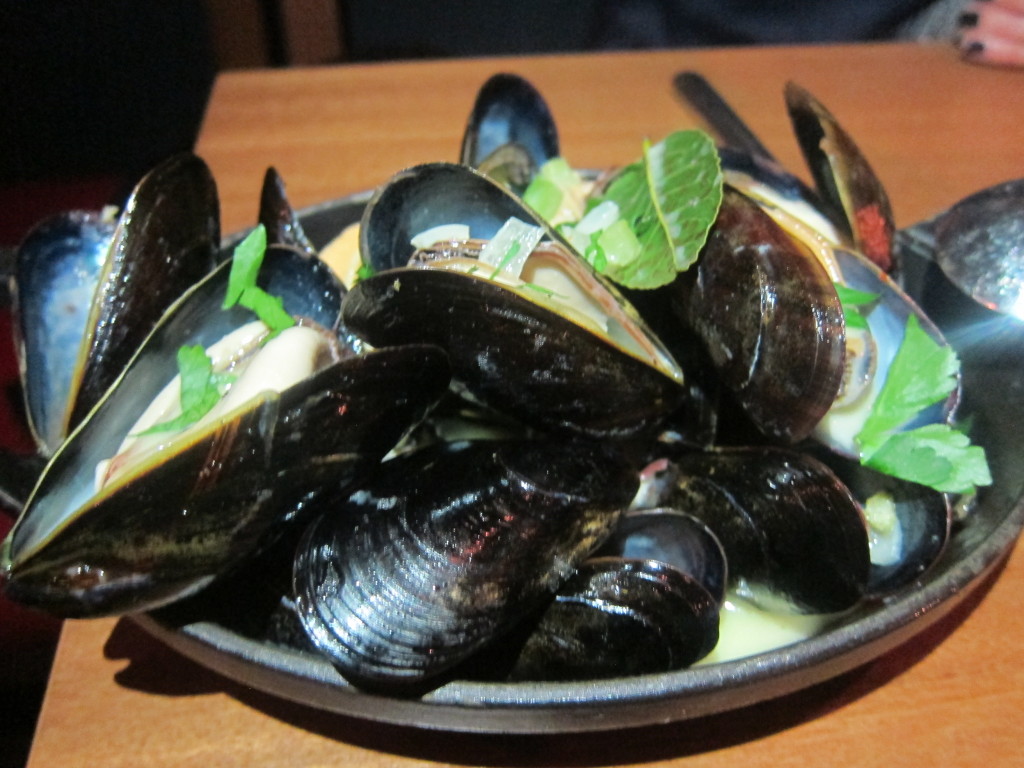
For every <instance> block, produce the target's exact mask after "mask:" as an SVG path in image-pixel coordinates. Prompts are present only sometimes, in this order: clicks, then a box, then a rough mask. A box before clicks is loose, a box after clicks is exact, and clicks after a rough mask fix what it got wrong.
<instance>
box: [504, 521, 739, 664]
mask: <svg viewBox="0 0 1024 768" xmlns="http://www.w3.org/2000/svg"><path fill="white" fill-rule="evenodd" d="M726 571H727V566H726V560H725V553H724V551H723V550H722V546H721V544H720V543H719V542H718V540H717V538H716V537H715V536H714V534H713V533H711V531H710V529H709V528H708V527H707V526H706V525H704V524H703V523H701V522H700V521H699V520H697V519H696V518H694V517H692V516H690V515H687V514H685V513H682V512H679V511H677V510H670V509H653V510H636V511H631V512H629V513H627V514H626V515H624V516H623V518H622V519H621V520H620V522H619V524H618V526H616V529H615V531H614V532H613V533H612V535H611V536H610V537H609V539H608V541H606V542H605V543H604V544H603V545H602V546H601V547H600V548H599V549H598V551H597V552H596V553H595V555H594V557H591V558H589V559H587V560H586V561H585V562H583V563H582V564H581V565H580V566H579V567H578V568H577V569H576V573H575V574H574V575H573V576H572V578H570V579H569V580H568V581H566V583H565V584H563V585H562V587H561V588H560V589H559V590H558V593H557V594H556V595H555V599H554V600H553V601H552V603H551V605H549V606H548V607H547V608H546V609H545V610H544V612H543V614H542V615H541V617H540V619H539V621H538V622H537V624H536V626H535V627H534V628H533V629H532V631H531V632H530V633H529V635H528V637H527V639H526V640H525V642H524V643H523V645H522V648H521V649H520V650H519V651H518V653H517V655H516V662H515V664H514V665H513V667H512V670H511V672H510V673H509V677H510V678H511V679H514V680H584V679H596V678H609V677H620V676H624V675H637V674H647V673H655V672H669V671H672V670H676V669H682V668H684V667H687V666H689V665H691V664H693V663H694V662H696V661H698V660H699V659H701V658H703V657H704V656H706V655H707V654H708V653H710V652H711V650H712V649H713V648H714V647H715V645H716V643H717V642H718V626H719V607H720V606H721V603H722V600H723V599H724V593H725V583H726V579H727V574H726Z"/></svg>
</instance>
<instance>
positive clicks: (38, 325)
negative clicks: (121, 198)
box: [14, 211, 115, 453]
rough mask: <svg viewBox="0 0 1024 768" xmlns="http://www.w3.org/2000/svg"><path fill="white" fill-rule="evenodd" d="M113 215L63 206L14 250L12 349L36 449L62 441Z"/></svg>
mask: <svg viewBox="0 0 1024 768" xmlns="http://www.w3.org/2000/svg"><path fill="white" fill-rule="evenodd" d="M114 226H115V222H114V219H113V218H111V217H104V216H103V215H102V214H100V213H99V212H88V211H71V212H67V213H61V214H58V215H56V216H53V217H51V218H49V219H46V220H44V221H42V222H40V223H39V224H38V225H36V226H35V227H34V228H33V229H32V230H31V231H30V232H29V234H28V235H27V236H26V238H25V240H24V241H22V243H21V245H20V247H19V248H18V252H17V260H16V265H15V269H16V273H15V278H14V287H15V294H14V295H15V300H16V309H15V314H16V316H17V320H18V321H17V324H16V325H15V333H16V341H17V349H18V353H19V356H20V358H21V366H20V367H21V375H22V392H23V393H24V396H25V404H26V412H27V415H28V421H29V426H30V427H31V429H32V432H33V434H34V436H35V439H36V442H37V443H38V445H39V446H40V448H41V449H42V451H43V452H44V453H52V451H53V450H55V449H56V447H57V446H58V445H59V444H60V442H61V440H63V439H64V433H65V431H66V429H67V425H66V421H67V405H68V400H69V397H70V393H71V384H72V382H71V379H72V375H73V372H74V368H75V364H76V363H77V362H78V354H79V352H78V350H79V347H80V346H81V344H82V336H83V332H84V329H85V324H86V321H87V320H88V315H89V306H90V303H91V301H92V296H93V293H94V292H95V290H96V284H97V283H98V281H99V275H100V272H101V271H102V269H103V263H104V261H105V260H106V258H107V253H108V251H109V250H110V242H111V239H112V238H113V235H114Z"/></svg>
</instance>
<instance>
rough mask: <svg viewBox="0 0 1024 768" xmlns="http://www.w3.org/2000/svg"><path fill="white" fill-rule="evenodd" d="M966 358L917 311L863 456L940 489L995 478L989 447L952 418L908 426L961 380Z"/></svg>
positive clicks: (861, 441)
mask: <svg viewBox="0 0 1024 768" xmlns="http://www.w3.org/2000/svg"><path fill="white" fill-rule="evenodd" d="M959 370H960V362H959V360H957V357H956V353H955V352H954V351H953V350H952V349H951V348H950V347H948V346H943V345H941V344H938V343H937V342H935V340H933V339H932V338H931V336H929V335H928V333H927V332H925V330H924V329H923V328H921V324H920V322H919V321H918V319H917V317H916V316H914V315H911V316H910V317H909V318H908V320H907V324H906V329H905V331H904V336H903V343H902V344H900V347H899V349H898V350H897V352H896V356H895V357H894V358H893V360H892V363H891V365H890V367H889V372H888V374H887V376H886V379H885V382H884V383H883V384H882V389H881V391H880V392H879V393H878V398H877V399H876V401H875V404H874V406H873V407H872V409H871V413H870V414H869V416H868V418H867V419H866V420H865V422H864V425H863V427H862V428H861V430H860V432H859V433H858V434H857V437H856V443H857V446H858V449H859V452H860V459H861V462H862V463H863V464H864V465H865V466H869V467H873V468H875V469H878V470H879V471H882V472H885V473H886V474H890V475H893V476H896V477H901V478H903V479H905V480H911V481H914V482H917V483H921V484H923V485H928V486H931V487H933V488H935V489H937V490H940V491H947V492H956V493H967V492H970V491H972V490H973V489H974V486H975V485H988V484H990V483H991V482H992V478H991V475H990V473H989V470H988V465H987V463H986V461H985V454H984V451H983V449H981V448H980V447H977V446H972V445H971V444H970V440H969V439H968V438H967V436H966V435H964V434H962V433H960V432H958V431H956V430H955V429H953V428H952V427H951V426H949V425H948V424H928V425H925V426H922V427H918V428H916V429H910V430H906V431H902V430H903V428H904V427H905V426H906V425H907V424H908V423H910V422H911V421H912V420H913V419H914V418H915V417H916V416H917V415H918V414H919V413H920V412H921V411H923V410H924V409H925V408H927V407H929V406H931V405H934V404H935V403H938V402H941V401H942V400H944V399H945V398H946V397H947V396H948V395H949V394H950V393H951V392H952V391H953V390H954V389H955V388H956V384H957V374H958V372H959Z"/></svg>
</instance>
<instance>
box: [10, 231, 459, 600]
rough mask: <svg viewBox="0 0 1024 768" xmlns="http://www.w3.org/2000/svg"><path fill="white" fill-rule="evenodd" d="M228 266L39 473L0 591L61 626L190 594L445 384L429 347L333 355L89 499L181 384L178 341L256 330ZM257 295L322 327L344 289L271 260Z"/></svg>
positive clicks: (315, 269)
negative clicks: (231, 297)
mask: <svg viewBox="0 0 1024 768" xmlns="http://www.w3.org/2000/svg"><path fill="white" fill-rule="evenodd" d="M229 267H230V264H228V263H225V264H223V265H221V266H220V267H219V268H218V269H216V270H215V271H214V272H212V273H211V274H210V275H209V276H208V277H207V278H205V279H204V280H202V281H201V282H199V283H198V284H197V285H196V286H194V287H193V288H192V289H191V290H190V291H188V292H187V293H186V294H185V295H184V296H183V297H182V298H181V300H180V301H179V302H178V303H176V304H175V305H174V306H173V307H172V309H171V310H170V311H169V312H168V314H167V315H166V316H165V317H164V318H163V320H162V321H161V323H160V324H159V325H158V326H157V328H156V329H155V330H154V332H153V334H152V335H151V336H150V337H149V338H148V339H147V342H146V344H144V345H143V346H142V347H141V348H140V350H139V352H138V353H137V355H136V356H135V357H134V358H133V359H132V361H131V362H130V363H129V365H128V366H127V368H126V369H125V370H124V372H123V373H122V375H121V377H120V378H119V379H118V380H117V381H116V382H115V384H114V386H113V387H112V388H111V389H110V390H109V391H108V394H107V395H106V397H105V398H104V399H103V400H102V401H101V402H100V403H99V405H98V406H97V408H96V409H95V410H94V411H93V412H92V413H91V414H90V416H89V418H88V419H87V420H86V421H84V422H83V424H82V425H81V426H80V427H79V428H78V429H77V430H76V431H75V432H74V434H73V435H72V436H71V437H69V439H68V440H67V441H66V442H65V443H64V444H63V445H62V447H61V449H60V450H59V451H58V452H57V454H56V455H55V456H54V457H53V459H52V460H51V461H50V463H49V465H48V466H47V468H46V469H45V470H44V472H43V475H42V477H41V478H40V480H39V483H38V484H37V486H36V488H35V490H34V491H33V493H32V496H31V497H30V499H29V500H28V503H27V505H26V507H25V510H24V512H23V514H22V516H21V518H19V520H18V522H17V524H16V525H15V527H14V528H13V530H12V531H11V534H10V535H9V537H8V539H7V540H6V542H5V543H4V552H3V560H2V562H3V569H4V573H3V575H4V578H5V581H6V584H5V588H6V591H7V593H8V594H9V595H10V596H12V597H13V598H14V599H16V600H18V601H20V602H23V603H27V604H31V605H36V606H39V607H42V608H44V609H46V610H48V611H50V612H53V613H56V614H59V615H64V616H89V615H99V614H112V613H123V612H129V611H137V610H145V609H149V608H152V607H155V606H157V605H161V604H164V603H167V602H170V601H172V600H175V599H177V598H179V597H183V596H185V595H187V594H190V593H192V592H194V591H196V590H198V589H200V588H201V587H203V586H204V585H205V584H207V583H208V582H210V581H211V580H212V579H213V578H215V577H216V576H218V575H219V574H221V573H223V572H225V571H226V570H228V569H229V568H231V567H232V566H233V565H234V564H236V563H238V562H240V561H242V560H244V559H246V558H248V557H249V556H251V555H252V554H254V553H255V552H256V551H258V550H259V549H260V548H261V547H262V546H264V545H266V544H268V543H269V542H270V541H272V540H273V538H274V537H275V536H276V535H277V534H278V533H279V532H280V531H281V529H282V526H283V525H284V523H286V522H287V521H288V520H289V519H291V518H292V517H294V516H296V515H299V514H301V513H302V510H305V509H308V508H309V507H311V505H312V504H313V502H314V501H315V500H316V499H317V498H318V497H319V496H320V495H321V494H323V493H327V492H329V491H332V490H336V489H338V488H341V487H343V486H344V485H345V484H347V483H348V482H349V481H351V480H353V479H354V478H355V477H357V476H358V475H359V474H361V473H362V472H363V471H365V470H367V469H369V468H371V467H372V466H375V465H376V463H377V462H378V461H379V460H380V459H381V458H382V457H383V455H384V454H385V453H386V452H387V451H388V450H390V448H391V447H393V445H394V443H395V442H397V441H398V439H399V438H400V437H401V436H402V434H403V433H404V432H405V431H406V430H407V428H408V427H409V425H410V424H412V423H414V422H416V421H417V420H418V419H420V418H422V417H423V415H424V414H425V412H426V411H427V410H428V409H429V407H430V406H431V405H432V404H433V402H434V401H435V400H436V399H437V398H438V397H440V395H441V393H443V392H444V391H445V390H446V389H447V386H448V380H449V371H448V366H447V361H446V360H445V357H444V354H443V353H442V352H441V351H440V350H438V349H436V348H423V347H416V348H411V349H394V350H385V351H383V352H381V353H377V354H374V355H367V356H362V357H349V358H347V359H341V360H339V361H337V362H335V363H333V364H332V365H329V366H328V367H327V368H324V369H323V370H321V371H319V372H318V373H316V374H314V375H313V376H312V377H310V378H307V379H305V380H303V381H301V382H299V383H298V384H296V385H294V386H293V387H290V388H288V389H286V390H284V391H283V392H281V393H280V394H277V393H273V392H269V391H268V392H264V393H262V394H261V395H259V396H257V397H256V398H254V399H253V400H250V401H248V402H247V403H246V404H244V405H243V406H241V407H239V408H238V409H236V410H235V411H233V412H230V413H228V414H226V415H225V416H224V417H222V418H220V419H219V420H216V421H214V422H213V423H212V424H211V425H210V426H209V427H208V428H206V429H204V430H199V431H196V432H194V433H189V434H188V435H187V436H186V437H185V438H183V439H179V440H177V441H176V442H173V443H171V445H170V447H168V448H167V449H166V450H164V451H163V452H161V453H160V454H159V455H158V457H156V458H153V459H151V460H149V461H148V462H146V463H145V465H143V466H141V467H140V468H139V469H137V470H136V471H134V472H132V473H129V474H127V475H126V476H125V477H124V478H122V479H121V480H119V481H115V482H113V483H112V484H111V485H108V486H106V487H105V488H104V489H103V490H102V491H100V492H99V493H97V492H95V491H94V474H95V472H96V465H97V463H98V462H99V461H100V460H102V459H107V458H110V457H111V456H114V455H115V454H116V452H117V448H118V445H119V444H120V442H121V440H122V439H123V437H124V436H125V435H126V434H127V433H128V432H129V430H130V429H131V428H132V425H133V424H134V423H135V421H136V419H137V418H138V416H139V414H140V413H141V412H142V411H143V410H144V409H145V408H146V407H147V406H148V405H149V404H150V403H151V402H152V401H153V399H154V397H155V395H156V393H158V392H159V391H160V390H161V389H163V387H164V385H165V384H166V383H167V382H168V381H170V380H171V379H172V378H173V377H174V375H175V374H176V373H177V366H176V362H175V353H176V351H177V349H178V348H179V347H181V346H183V345H185V344H200V345H202V346H203V347H209V346H210V344H212V343H213V342H214V341H216V340H218V339H220V338H221V337H223V336H224V335H225V334H226V333H227V332H228V331H230V330H232V329H234V328H237V327H239V326H240V325H242V324H245V323H247V322H250V321H251V319H252V315H251V313H249V312H248V310H244V309H242V308H241V307H235V308H233V309H231V310H226V311H224V310H221V309H220V304H221V302H222V300H223V296H224V292H225V288H226V280H227V273H228V269H229ZM260 277H261V281H262V286H263V287H264V289H265V290H267V291H268V292H270V293H272V294H274V295H277V296H281V297H282V299H283V301H284V305H285V308H286V309H287V310H288V311H290V312H291V313H293V314H298V315H301V316H303V317H305V318H308V319H311V320H312V321H314V322H316V323H317V324H318V325H320V326H322V327H325V328H327V329H331V328H332V327H333V326H334V325H335V324H336V323H337V316H338V311H339V306H340V300H341V299H340V293H339V290H338V288H337V286H336V285H335V280H334V278H333V276H331V275H330V273H329V270H328V269H327V267H326V266H325V265H323V264H321V263H319V262H318V261H316V260H313V259H309V258H308V257H305V256H302V255H300V254H297V253H295V252H294V251H290V250H271V251H268V254H267V257H266V260H265V261H264V265H263V269H262V270H261V273H260Z"/></svg>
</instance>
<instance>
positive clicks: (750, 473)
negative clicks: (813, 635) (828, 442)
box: [665, 447, 870, 613]
mask: <svg viewBox="0 0 1024 768" xmlns="http://www.w3.org/2000/svg"><path fill="white" fill-rule="evenodd" d="M672 466H673V468H674V471H675V472H676V480H675V483H674V484H673V485H672V486H670V487H669V489H668V491H667V493H666V498H665V503H666V504H668V505H671V506H672V507H674V508H678V509H680V510H684V511H686V512H688V513H690V514H692V515H693V516H694V517H697V518H699V519H700V520H702V521H703V522H704V523H706V524H707V526H708V527H709V528H710V529H711V530H712V531H714V533H715V535H716V536H717V537H718V539H719V541H721V543H722V546H723V547H724V548H725V554H726V559H727V561H728V564H729V574H730V582H731V584H732V585H733V586H734V587H735V586H740V588H741V589H742V588H743V584H742V583H741V582H745V583H746V585H752V586H756V587H763V588H765V589H767V590H769V591H770V592H773V593H775V594H777V595H780V596H782V597H783V598H784V599H785V600H786V601H788V602H790V603H792V605H793V606H794V607H795V608H796V609H797V610H801V611H805V612H809V613H832V612H836V611H843V610H846V609H848V608H851V607H852V606H854V605H855V604H856V603H857V602H858V601H859V600H860V599H861V598H862V597H863V596H864V594H865V592H866V590H867V583H868V576H869V570H870V556H869V550H868V532H867V526H866V524H865V521H864V518H863V515H862V514H861V511H860V507H859V505H858V504H857V501H856V500H855V499H854V497H853V495H852V494H851V492H850V490H849V489H848V488H847V487H846V485H844V484H843V483H842V482H841V481H840V480H839V478H838V477H837V476H836V475H835V473H834V472H832V470H830V469H829V468H828V467H827V466H825V465H824V464H823V463H822V462H820V461H818V460H817V459H815V458H813V457H811V456H809V455H807V454H803V453H799V452H796V451H793V450H789V449H782V448H770V447H764V448H729V449H722V450H718V451H709V452H702V453H696V452H694V453H686V454H683V455H680V456H678V457H676V458H674V459H673V460H672Z"/></svg>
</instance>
